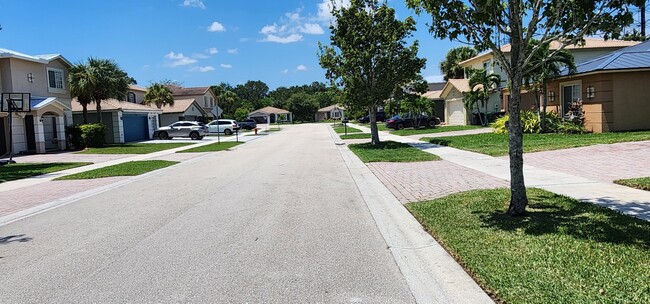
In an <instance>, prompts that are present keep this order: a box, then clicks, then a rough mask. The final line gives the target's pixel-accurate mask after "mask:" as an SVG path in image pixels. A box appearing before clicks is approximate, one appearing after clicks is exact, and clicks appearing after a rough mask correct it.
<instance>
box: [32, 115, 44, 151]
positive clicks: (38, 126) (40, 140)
mask: <svg viewBox="0 0 650 304" xmlns="http://www.w3.org/2000/svg"><path fill="white" fill-rule="evenodd" d="M42 119H43V116H34V137H36V138H35V141H36V153H45V130H44V129H43V122H42V121H41V120H42Z"/></svg>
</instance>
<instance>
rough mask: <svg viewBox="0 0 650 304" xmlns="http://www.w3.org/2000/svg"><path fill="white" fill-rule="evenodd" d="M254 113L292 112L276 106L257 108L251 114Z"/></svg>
mask: <svg viewBox="0 0 650 304" xmlns="http://www.w3.org/2000/svg"><path fill="white" fill-rule="evenodd" d="M254 113H264V114H289V113H291V112H289V111H287V110H285V109H278V108H276V107H264V108H261V109H257V110H255V111H253V112H250V113H249V115H250V114H254Z"/></svg>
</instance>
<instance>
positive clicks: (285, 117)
mask: <svg viewBox="0 0 650 304" xmlns="http://www.w3.org/2000/svg"><path fill="white" fill-rule="evenodd" d="M248 118H250V119H254V120H255V121H257V123H266V124H268V123H275V122H279V121H286V122H292V121H293V116H292V114H291V112H289V111H287V110H285V109H278V108H276V107H264V108H261V109H257V110H255V111H253V112H250V113H248Z"/></svg>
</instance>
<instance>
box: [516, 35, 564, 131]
mask: <svg viewBox="0 0 650 304" xmlns="http://www.w3.org/2000/svg"><path fill="white" fill-rule="evenodd" d="M536 44H537V42H534V43H533V44H531V47H533V46H535V45H536ZM528 67H529V68H528V69H526V70H529V71H530V72H528V73H526V74H525V75H524V84H525V85H526V86H527V87H529V88H530V89H531V90H532V91H534V92H535V101H536V103H537V115H538V116H539V117H540V122H541V128H542V131H543V130H545V127H546V124H545V119H544V118H545V116H546V96H547V92H546V83H547V81H548V80H549V79H553V78H556V77H559V76H561V75H562V73H563V72H564V70H565V69H566V70H567V71H568V73H569V74H573V73H575V72H576V64H575V61H574V59H573V55H571V53H570V52H568V51H567V50H559V51H557V50H551V48H550V46H549V44H545V45H543V46H541V47H540V48H539V49H538V51H537V52H535V54H533V57H532V59H531V60H530V62H529V65H528ZM540 95H543V96H544V98H543V99H542V98H540ZM540 99H541V106H540Z"/></svg>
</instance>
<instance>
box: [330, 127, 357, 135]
mask: <svg viewBox="0 0 650 304" xmlns="http://www.w3.org/2000/svg"><path fill="white" fill-rule="evenodd" d="M332 128H334V132H336V133H338V134H341V133H343V134H345V127H344V126H340V127H332ZM360 132H361V130H359V129H357V128H353V127H348V133H360Z"/></svg>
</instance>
